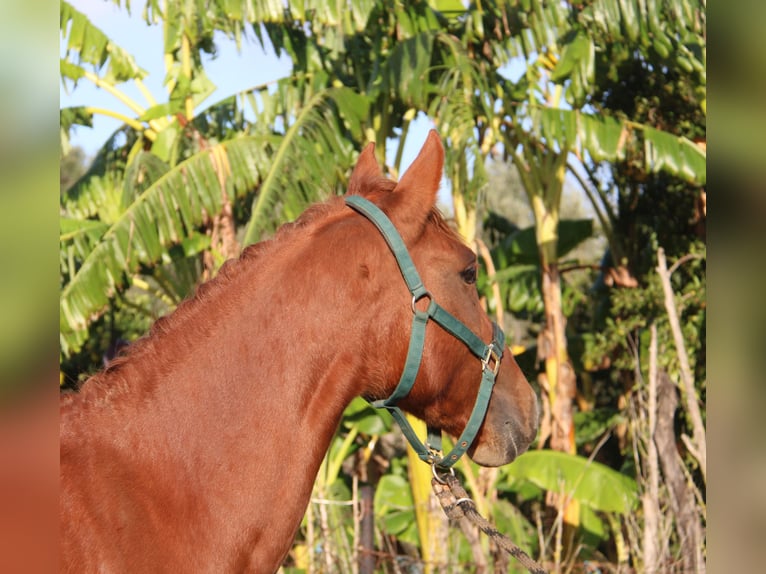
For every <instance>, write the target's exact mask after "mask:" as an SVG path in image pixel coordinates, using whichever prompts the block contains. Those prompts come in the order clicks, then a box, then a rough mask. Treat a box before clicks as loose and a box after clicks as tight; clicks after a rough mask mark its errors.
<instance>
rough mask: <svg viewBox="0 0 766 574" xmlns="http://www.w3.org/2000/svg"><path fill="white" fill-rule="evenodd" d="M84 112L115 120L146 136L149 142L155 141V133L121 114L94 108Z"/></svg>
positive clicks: (86, 109)
mask: <svg viewBox="0 0 766 574" xmlns="http://www.w3.org/2000/svg"><path fill="white" fill-rule="evenodd" d="M85 111H86V112H88V113H89V114H98V115H101V116H108V117H110V118H114V119H116V120H120V121H121V122H123V123H124V124H125V125H127V126H130V127H131V128H133V129H134V130H136V131H137V132H141V133H143V134H144V135H145V136H146V138H147V139H148V140H150V141H154V140H156V139H157V133H156V132H155V131H154V130H153V129H151V128H147V127H146V126H144V124H142V123H141V122H139V121H138V120H136V119H133V118H130V117H128V116H126V115H124V114H121V113H119V112H115V111H113V110H108V109H106V108H94V107H91V106H88V107H86V108H85Z"/></svg>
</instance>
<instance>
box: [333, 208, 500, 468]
mask: <svg viewBox="0 0 766 574" xmlns="http://www.w3.org/2000/svg"><path fill="white" fill-rule="evenodd" d="M345 201H346V204H347V205H348V206H349V207H351V208H352V209H354V210H355V211H357V212H358V213H360V214H361V215H363V216H364V217H366V218H367V219H369V220H370V221H371V222H372V223H373V224H374V225H375V227H377V228H378V230H379V231H380V233H381V234H382V235H383V238H384V239H385V241H386V244H387V245H388V247H389V249H390V250H391V252H392V253H393V255H394V257H395V259H396V262H397V264H398V266H399V270H400V271H401V273H402V277H403V278H404V282H405V283H406V284H407V288H408V289H409V291H410V294H411V295H412V301H411V305H412V313H413V318H412V328H411V331H410V343H409V347H408V349H407V358H406V360H405V363H404V370H403V371H402V375H401V377H400V379H399V383H398V384H397V386H396V388H395V389H394V392H393V393H391V395H390V396H389V397H388V398H387V399H382V400H378V401H373V402H372V403H371V404H372V406H374V407H375V408H383V409H386V410H387V411H388V412H390V413H391V416H393V418H394V420H395V421H396V422H397V424H398V425H399V426H400V427H401V429H402V432H403V433H404V436H405V437H406V438H407V440H408V441H409V443H410V445H411V446H412V448H413V449H414V450H415V452H416V453H417V455H418V457H419V458H420V459H421V460H423V461H425V462H428V463H429V464H432V465H435V466H439V467H441V468H449V467H451V466H452V465H453V464H455V463H456V462H457V461H458V459H459V458H460V457H461V456H462V455H463V454H465V452H466V451H467V450H468V448H469V447H470V446H471V443H473V441H474V439H475V438H476V434H477V433H478V432H479V427H481V424H482V422H483V421H484V417H485V416H486V413H487V407H488V406H489V399H490V397H491V396H492V389H493V387H494V385H495V379H496V377H497V372H498V370H499V369H500V361H501V359H502V357H503V350H504V349H505V336H504V335H503V332H502V330H501V329H500V328H499V327H498V326H497V324H496V323H492V327H493V338H492V342H491V343H489V344H485V343H484V342H483V341H482V340H481V338H479V337H478V336H477V335H476V334H474V333H473V331H471V330H470V329H469V328H468V327H467V326H466V325H465V324H464V323H463V322H462V321H460V320H459V319H457V318H456V317H455V316H454V315H452V314H451V313H450V312H449V311H447V310H446V309H444V308H443V307H441V306H440V305H439V304H438V303H436V301H434V299H433V297H432V296H431V294H430V293H429V292H428V290H427V289H426V288H425V286H424V285H423V281H422V280H421V278H420V275H419V274H418V272H417V269H416V268H415V264H414V262H413V261H412V258H411V257H410V254H409V252H408V251H407V247H406V245H405V244H404V240H403V239H402V237H401V235H400V234H399V232H398V231H397V230H396V227H394V224H393V223H392V222H391V220H390V219H389V218H388V217H387V216H386V214H385V213H383V211H382V210H381V209H380V208H378V207H377V206H376V205H375V204H374V203H372V202H371V201H368V200H367V199H365V198H363V197H361V196H358V195H352V196H348V197H346V198H345ZM421 299H428V306H427V307H426V309H425V310H424V311H421V310H419V309H418V308H417V303H418V302H419V301H420V300H421ZM429 320H433V321H434V322H435V323H437V324H438V325H439V326H440V327H442V328H443V329H444V330H445V331H447V332H448V333H450V334H451V335H452V336H454V337H455V338H456V339H458V340H459V341H461V342H462V343H463V344H464V345H465V346H466V347H467V348H468V350H469V351H471V353H473V354H474V355H475V356H476V357H477V358H478V359H479V360H480V362H481V383H480V385H479V392H478V394H477V396H476V402H475V403H474V407H473V411H472V412H471V416H470V417H469V419H468V424H466V426H465V429H463V432H462V433H461V435H460V437H459V438H458V440H457V442H456V444H455V446H454V448H453V449H452V450H451V451H450V452H449V453H447V455H446V456H442V455H441V453H442V446H441V429H436V428H433V427H428V437H427V440H426V443H425V444H424V443H423V442H422V441H421V440H420V438H418V436H417V434H416V433H415V430H414V429H413V428H412V426H411V425H410V423H409V422H408V421H407V419H406V417H405V415H404V412H402V410H401V409H400V408H399V407H398V406H396V405H397V403H398V402H399V401H400V400H401V399H403V398H404V397H406V396H407V395H408V394H409V393H410V391H411V390H412V387H413V385H414V384H415V378H416V377H417V375H418V371H419V370H420V363H421V361H422V358H423V349H424V347H425V335H426V325H427V324H428V321H429Z"/></svg>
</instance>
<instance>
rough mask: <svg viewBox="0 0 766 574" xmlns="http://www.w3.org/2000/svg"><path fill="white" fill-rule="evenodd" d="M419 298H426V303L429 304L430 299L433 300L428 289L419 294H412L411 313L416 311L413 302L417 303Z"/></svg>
mask: <svg viewBox="0 0 766 574" xmlns="http://www.w3.org/2000/svg"><path fill="white" fill-rule="evenodd" d="M421 299H428V304H429V305H430V304H431V301H433V299H434V298H433V296H432V295H431V293H430V292H429V291H426V292H424V293H422V294H420V295H413V296H412V314H413V315H414V314H415V313H417V312H418V310H417V308H416V307H415V303H417V302H418V301H420V300H421Z"/></svg>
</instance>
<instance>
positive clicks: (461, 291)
mask: <svg viewBox="0 0 766 574" xmlns="http://www.w3.org/2000/svg"><path fill="white" fill-rule="evenodd" d="M443 164H444V150H443V148H442V145H441V141H440V139H439V137H438V135H437V134H436V132H435V131H432V132H431V133H430V134H429V135H428V138H427V140H426V142H425V144H424V146H423V148H422V149H421V151H420V153H419V155H418V156H417V158H416V159H415V161H414V162H413V164H412V165H411V166H410V168H409V169H408V170H407V172H406V173H405V174H404V176H403V177H402V179H401V180H400V181H399V182H398V183H395V182H391V181H389V180H387V179H385V178H384V177H383V175H382V172H381V170H380V167H379V165H378V163H377V161H376V159H375V156H374V144H370V145H368V146H367V148H366V149H365V150H364V151H363V152H362V154H361V155H360V158H359V160H358V163H357V165H356V167H355V169H354V172H353V174H352V176H351V179H350V182H349V189H348V194H347V196H361V197H363V198H364V199H366V200H367V201H368V202H370V203H372V204H373V205H374V206H375V207H376V208H378V209H379V210H380V211H382V213H383V214H384V215H380V218H381V219H383V220H385V219H387V220H388V221H390V223H392V224H393V226H394V228H395V229H396V232H398V234H399V236H400V239H401V242H403V244H404V245H403V250H406V251H407V252H408V254H409V257H410V258H411V261H410V263H411V264H414V267H415V268H416V270H417V271H416V273H415V276H416V279H414V280H413V281H412V282H415V283H417V279H418V278H419V279H421V280H422V286H423V288H422V290H421V291H420V292H416V291H413V290H412V289H410V293H409V294H408V293H407V287H408V286H407V285H405V281H403V280H402V276H403V275H405V271H403V270H402V264H401V263H400V264H399V267H400V269H399V270H397V269H396V265H397V263H396V260H395V258H394V256H392V251H393V250H394V248H393V247H392V246H391V245H390V239H389V238H388V237H386V233H385V232H383V233H381V231H380V229H378V230H376V229H375V227H374V226H373V225H370V224H369V221H365V219H364V218H357V221H358V222H357V225H360V226H364V234H365V235H364V238H363V239H361V240H359V239H358V240H357V245H361V246H364V249H359V248H357V249H356V250H350V252H354V253H356V257H357V258H359V259H358V260H357V261H356V265H358V267H359V273H358V277H359V278H360V280H359V281H358V284H357V289H356V291H357V292H359V293H360V294H362V293H363V294H367V295H368V297H369V298H370V299H371V298H375V302H376V307H377V309H378V314H379V315H383V316H384V317H385V318H381V319H380V320H379V321H378V330H379V332H380V333H381V334H382V336H381V337H379V338H378V344H379V345H380V347H381V348H382V349H386V357H385V358H384V359H383V364H379V365H378V366H377V367H376V368H375V369H373V372H374V374H372V375H371V376H370V375H369V373H368V380H369V382H370V384H369V385H368V387H367V388H366V389H365V390H364V391H363V392H362V394H363V395H364V396H365V397H366V398H368V399H369V400H371V401H374V402H373V404H376V403H375V401H377V404H376V406H385V405H384V402H385V397H389V399H390V398H391V397H392V396H393V397H394V398H395V399H396V400H389V402H388V405H389V406H390V405H394V404H396V405H398V406H397V407H395V408H396V409H397V410H398V407H401V409H403V410H405V411H407V412H410V413H412V414H414V415H415V416H417V417H419V418H421V419H423V420H424V421H425V422H426V423H427V425H428V426H429V427H430V428H435V429H441V430H444V431H446V432H447V433H449V434H451V435H452V436H455V437H457V436H460V435H461V433H464V430H465V429H466V426H467V425H468V424H469V419H470V420H473V419H478V422H474V423H473V424H479V423H480V426H479V427H478V430H477V431H475V436H471V437H470V438H469V439H468V440H467V441H464V445H465V447H466V448H467V453H468V455H469V456H470V457H471V458H472V459H473V460H474V461H475V462H477V463H478V464H481V465H483V466H500V465H503V464H506V463H508V462H510V461H512V460H513V459H514V458H516V457H517V456H518V455H520V454H521V453H522V452H524V451H525V450H526V449H527V448H528V446H529V444H530V443H531V441H532V440H533V439H534V437H535V435H536V433H537V424H538V408H537V398H536V396H535V393H534V391H533V390H532V388H531V386H530V385H529V383H528V381H527V380H526V378H525V377H524V375H523V373H522V372H521V369H520V368H519V366H518V364H517V363H516V361H515V359H514V358H513V355H512V354H511V352H510V350H509V349H508V348H507V347H505V344H504V342H502V335H501V336H500V338H501V342H500V345H501V346H502V348H501V349H497V351H498V352H497V354H496V355H494V357H493V358H494V360H495V361H497V364H494V365H488V364H487V362H491V360H487V361H484V360H483V359H482V357H480V356H477V355H479V354H482V353H484V349H488V347H483V349H482V350H481V351H478V352H477V351H476V350H474V351H473V352H472V350H471V349H470V348H469V347H470V345H469V344H468V343H467V342H466V341H465V340H461V339H460V337H458V336H456V335H455V331H457V332H464V331H465V329H463V328H462V327H465V328H467V330H468V331H470V333H472V334H473V335H471V334H470V333H469V334H467V335H466V337H469V340H471V341H473V342H476V341H479V342H478V343H476V344H475V345H474V346H477V345H478V346H480V347H481V346H482V345H481V343H480V341H484V342H487V343H488V342H489V341H493V337H495V338H496V335H495V333H497V331H495V330H494V329H493V324H492V322H491V321H490V319H489V317H488V316H487V314H486V313H485V311H484V309H483V308H482V305H481V303H480V301H479V295H478V292H477V289H476V285H475V283H476V277H477V267H478V263H477V258H476V255H475V253H474V252H473V251H472V250H471V249H470V248H469V247H468V246H466V245H465V243H464V242H463V241H462V240H461V239H460V238H459V236H458V235H457V234H456V233H454V232H453V231H452V230H451V229H450V228H449V227H448V226H447V224H446V223H445V221H444V220H443V218H442V217H441V216H440V215H439V213H438V212H437V211H436V209H435V204H436V197H437V192H438V189H439V184H440V181H441V177H442V170H443ZM347 202H348V203H350V204H353V202H352V201H348V200H347ZM370 209H374V208H370ZM368 217H369V216H368ZM376 225H379V222H376ZM358 232H359V233H361V231H358ZM384 239H385V240H386V241H387V242H388V243H389V245H386V244H385V243H384V241H383V240H384ZM396 241H398V240H396ZM405 258H406V256H405ZM405 266H406V265H405ZM372 269H377V270H378V272H377V273H373V272H372V271H371V270H372ZM408 283H409V282H408ZM413 293H414V294H413ZM435 303H438V305H436V304H435ZM426 306H427V307H428V309H429V310H430V309H432V308H433V307H438V308H440V309H441V311H438V313H436V314H434V316H436V318H437V319H438V318H439V317H440V316H441V315H445V316H451V317H452V318H453V319H456V321H452V319H449V320H448V321H446V320H445V321H442V322H440V321H436V322H434V321H430V322H428V324H427V325H426V326H425V341H424V343H423V350H422V358H421V359H420V364H419V368H417V375H416V377H415V378H414V382H412V383H411V384H410V385H408V388H407V389H406V390H405V392H402V391H401V382H400V385H399V386H398V387H397V386H396V385H397V383H396V381H397V380H398V379H399V377H400V375H401V373H402V371H403V370H404V369H406V368H407V365H408V364H409V362H410V358H409V355H408V353H411V352H412V351H411V350H409V349H410V347H412V343H408V340H409V335H410V327H409V325H410V324H411V323H412V321H413V314H416V313H417V312H418V310H421V316H422V315H423V313H424V312H423V309H425V308H426ZM442 311H446V313H443V312H442ZM429 312H430V311H429ZM449 321H452V323H450V322H449ZM436 323H440V324H436ZM444 323H446V326H447V328H445V326H444ZM450 325H453V326H450ZM454 325H462V327H457V326H454ZM450 331H453V332H450ZM412 336H413V337H415V335H414V328H413V335H412ZM497 344H498V343H497V342H495V345H496V346H497ZM489 351H490V353H494V351H495V350H493V349H491V348H490V349H489ZM486 369H492V370H494V371H495V373H494V377H495V378H494V388H492V387H491V385H492V383H491V382H490V383H489V385H490V388H491V395H489V402H488V405H485V408H486V414H484V416H483V417H481V414H482V413H480V414H479V415H478V417H477V416H476V415H474V414H473V409H474V406H475V405H478V402H479V401H478V399H477V395H478V394H479V392H480V383H481V382H482V381H483V377H484V376H485V371H486ZM486 392H489V391H486ZM392 394H393V395H392ZM397 395H398V396H397ZM476 408H478V407H476ZM397 420H398V421H399V419H397ZM399 422H400V424H401V425H402V426H405V425H406V423H402V421H399ZM405 433H407V431H406V430H405ZM462 438H463V436H461V439H462ZM411 442H412V440H411ZM469 445H470V446H469ZM429 446H430V445H429ZM458 456H459V455H456V456H454V457H453V458H454V460H457V458H458ZM421 458H424V459H426V457H425V456H421Z"/></svg>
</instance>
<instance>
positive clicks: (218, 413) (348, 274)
mask: <svg viewBox="0 0 766 574" xmlns="http://www.w3.org/2000/svg"><path fill="white" fill-rule="evenodd" d="M443 161H444V151H443V149H442V145H441V142H440V140H439V137H438V136H437V135H436V133H435V132H431V133H430V134H429V136H428V138H427V140H426V143H425V144H424V146H423V149H422V150H421V151H420V154H419V155H418V157H417V158H416V160H415V161H414V163H413V164H412V166H411V167H410V169H409V170H408V171H407V172H406V174H405V175H404V176H403V177H402V179H401V180H400V181H399V182H398V183H396V182H393V181H390V180H388V179H386V178H384V177H383V175H382V173H381V170H380V167H379V166H378V164H377V162H376V160H375V157H374V153H373V147H372V144H370V145H369V146H368V147H367V148H366V149H365V150H364V151H363V152H362V154H361V155H360V158H359V161H358V163H357V166H356V168H355V169H354V172H353V174H352V176H351V179H350V182H349V189H348V194H347V196H346V198H345V199H346V200H347V199H348V198H349V197H351V196H361V197H363V198H365V199H366V200H368V201H369V202H370V203H372V204H374V205H375V206H377V208H379V209H380V210H381V211H382V212H384V213H385V214H386V216H387V217H388V219H389V220H390V222H391V223H392V224H393V225H394V227H395V228H396V230H397V231H398V232H399V234H400V235H401V239H402V241H403V242H404V244H405V245H406V248H407V250H408V251H409V253H410V256H411V258H412V262H413V263H414V265H415V267H416V268H417V270H418V271H419V273H420V276H421V277H422V280H423V284H424V285H427V287H428V292H427V298H428V299H432V300H433V301H438V303H439V306H441V308H443V309H446V310H447V312H448V313H449V314H451V315H453V316H454V317H456V318H457V319H458V320H459V321H460V322H461V323H462V324H463V325H465V326H466V327H467V328H468V329H470V330H471V331H472V332H473V333H475V334H476V338H480V339H481V340H483V341H490V340H492V338H493V327H492V324H491V322H490V320H489V318H488V317H487V315H486V314H485V313H484V311H483V310H482V307H481V305H480V303H479V299H478V295H477V292H476V288H475V285H474V284H473V283H474V282H475V279H476V265H477V262H476V257H475V255H474V253H473V252H472V251H471V250H470V249H469V248H468V247H466V246H465V245H464V244H463V243H462V242H461V241H460V239H459V238H458V237H457V235H456V234H455V233H454V232H452V231H451V230H450V229H449V227H448V226H447V225H446V224H445V222H444V221H443V219H442V218H441V217H440V216H439V214H438V213H437V212H436V210H435V209H434V204H435V202H436V194H437V189H438V187H439V182H440V179H441V176H442V169H443ZM417 305H418V306H422V305H423V303H420V302H417ZM414 311H416V300H415V298H413V297H412V296H411V294H409V293H408V291H407V285H406V284H405V283H404V282H403V281H402V272H400V270H399V269H397V261H396V259H395V258H394V257H393V256H392V254H391V250H390V248H389V246H388V245H387V243H386V241H384V237H382V236H381V233H380V232H379V231H378V230H377V229H376V228H375V226H374V225H372V224H371V222H370V220H369V219H367V218H366V217H363V216H361V215H360V213H359V212H358V211H357V210H355V209H352V208H350V207H349V205H348V204H347V203H346V201H344V198H333V199H331V200H329V201H328V202H326V203H324V204H320V205H316V206H313V207H311V208H309V209H308V210H307V211H306V212H305V213H304V214H303V215H302V216H301V217H300V218H299V219H298V220H297V221H295V222H294V223H292V224H288V225H285V226H283V227H282V228H281V229H280V231H278V232H277V234H276V235H275V237H274V238H273V239H272V240H269V241H265V242H262V243H259V244H257V245H253V246H250V247H248V248H246V249H245V250H244V251H243V253H242V255H241V257H240V258H239V259H238V260H237V261H233V262H228V263H227V264H225V265H224V266H223V267H222V268H221V270H220V272H219V274H218V276H217V277H216V278H215V279H213V280H212V281H209V282H208V283H206V284H203V285H202V286H201V287H200V288H199V289H198V291H197V293H196V294H195V296H194V297H192V298H191V299H189V300H187V301H185V302H184V303H182V304H181V305H180V306H179V307H178V308H177V309H176V310H175V312H173V313H172V314H170V315H169V316H167V317H165V318H162V319H160V320H159V321H157V322H156V323H155V325H154V326H153V328H152V329H151V333H150V334H149V335H148V336H147V337H144V338H143V339H140V340H139V341H137V342H135V343H134V344H133V345H131V346H130V347H129V348H128V349H127V351H126V353H125V354H124V356H122V357H120V358H119V359H117V360H116V361H114V362H113V364H112V365H110V366H109V367H108V368H107V369H106V370H105V371H103V372H102V373H100V374H97V375H95V376H93V377H92V378H90V379H89V380H88V381H86V382H85V383H84V384H83V386H82V388H81V389H80V390H79V392H77V393H71V394H67V395H64V396H63V397H62V400H61V452H60V454H61V503H60V520H61V566H62V570H63V571H66V572H77V573H82V572H96V571H98V572H118V573H125V572H160V571H162V572H215V573H220V572H274V571H276V570H277V569H278V568H279V566H280V564H281V563H282V561H283V560H284V557H285V556H286V554H287V552H288V551H289V549H290V547H291V544H292V541H293V537H294V536H295V533H296V530H297V529H298V527H299V525H300V521H301V518H302V516H303V513H304V511H305V509H306V506H307V504H308V502H309V498H310V496H311V490H312V484H313V481H314V478H315V475H316V473H317V471H318V469H319V466H320V463H321V462H322V458H323V457H324V455H325V452H326V450H327V449H328V447H329V444H330V442H331V440H332V438H333V435H334V433H335V431H336V429H337V427H338V424H339V422H340V420H341V417H342V414H343V410H344V408H345V407H346V406H347V405H348V404H349V402H350V401H351V400H352V399H353V398H354V397H356V396H360V395H361V396H363V397H365V398H367V399H368V400H370V401H376V400H378V401H379V400H381V399H385V398H386V397H389V396H390V395H391V394H392V392H393V391H394V389H395V388H396V387H397V381H398V380H399V377H400V375H401V373H402V370H403V369H404V368H405V362H406V361H407V356H408V345H409V343H408V341H409V334H410V325H411V323H412V321H413V319H412V317H413V312H414ZM502 347H503V348H504V344H503V345H502ZM502 351H503V349H500V353H498V354H497V355H496V356H495V359H496V364H495V365H494V366H493V367H491V369H492V370H494V371H496V375H495V376H496V380H495V381H494V389H492V391H491V398H490V399H489V405H488V408H487V410H486V414H485V416H484V417H483V422H482V424H481V426H480V427H478V431H477V433H476V436H475V439H474V440H473V441H472V444H470V447H469V448H468V455H469V456H470V457H471V458H472V459H473V460H474V461H476V462H477V463H478V464H481V465H485V466H498V465H503V464H506V463H508V462H510V461H511V460H513V459H514V458H515V457H516V456H518V455H519V454H520V453H522V452H523V451H524V450H525V449H526V448H527V447H528V446H529V443H530V442H531V441H532V440H533V438H534V436H535V433H536V432H537V401H536V397H535V395H534V392H533V391H532V389H531V387H530V386H529V383H528V382H527V380H526V379H525V378H524V376H523V375H522V373H521V371H520V369H519V367H518V365H517V364H516V362H515V361H514V359H513V357H512V355H511V354H510V352H507V349H506V352H504V353H503V352H502ZM486 367H487V365H486V364H484V363H483V362H482V361H480V360H479V359H478V358H476V357H475V354H473V353H471V351H470V349H469V348H467V345H466V344H464V343H463V342H461V341H460V340H458V339H457V338H455V337H454V336H453V335H452V334H450V333H449V332H447V330H446V329H445V328H443V327H442V326H440V325H439V324H434V322H433V321H429V322H428V324H427V326H426V327H425V343H424V349H423V353H422V360H421V363H420V368H419V370H418V371H417V377H416V378H415V379H414V384H413V385H412V388H411V389H410V390H409V393H408V394H406V396H404V397H403V398H400V400H399V402H398V405H399V406H401V408H402V409H404V410H406V411H408V412H410V413H413V414H414V415H416V416H418V417H420V418H422V419H424V420H425V421H426V422H427V423H428V424H429V425H430V426H431V427H434V428H438V429H443V430H444V431H445V432H447V433H449V434H451V435H453V436H458V435H460V433H461V432H463V430H464V427H466V425H467V424H468V421H469V417H471V413H472V411H471V408H472V406H473V405H474V403H475V402H476V401H477V398H476V397H477V392H478V389H479V384H480V378H482V372H483V370H486ZM469 442H470V441H469Z"/></svg>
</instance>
